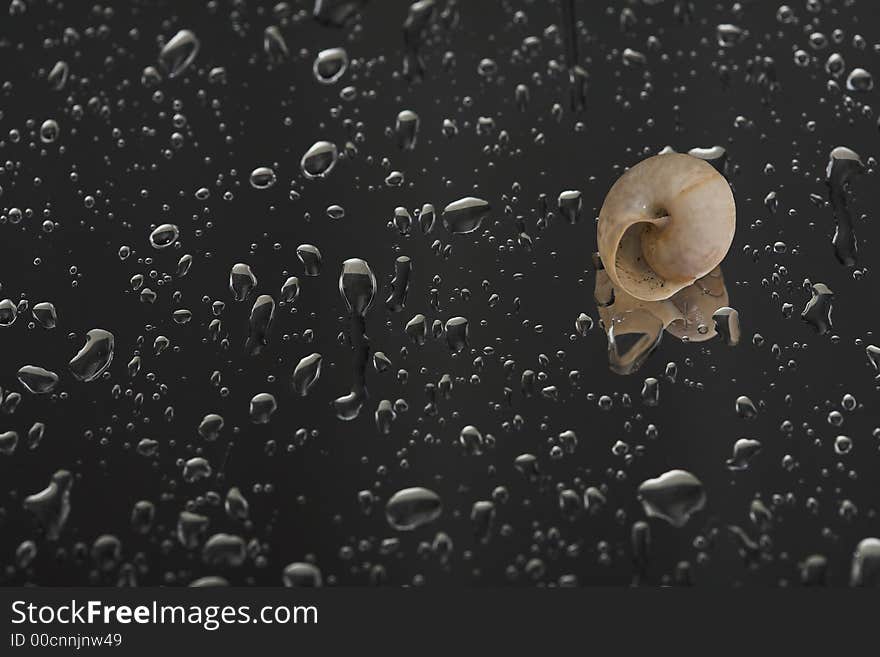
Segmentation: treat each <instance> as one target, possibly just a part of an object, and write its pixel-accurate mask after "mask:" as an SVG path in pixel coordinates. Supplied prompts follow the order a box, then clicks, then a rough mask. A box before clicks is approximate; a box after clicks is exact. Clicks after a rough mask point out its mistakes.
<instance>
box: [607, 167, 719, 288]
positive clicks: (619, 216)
mask: <svg viewBox="0 0 880 657" xmlns="http://www.w3.org/2000/svg"><path fill="white" fill-rule="evenodd" d="M735 229H736V205H735V203H734V200H733V193H732V192H731V190H730V186H729V185H728V184H727V181H726V180H725V179H724V177H723V176H722V175H721V174H720V173H718V171H716V170H715V168H714V167H712V165H710V164H708V163H707V162H705V161H704V160H701V159H699V158H696V157H692V156H690V155H684V154H682V153H666V154H662V155H655V156H653V157H649V158H648V159H646V160H643V161H642V162H639V163H638V164H637V165H635V166H634V167H633V168H631V169H630V170H629V171H627V172H626V173H624V174H623V175H622V176H621V177H620V178H618V179H617V182H615V183H614V185H612V187H611V189H610V190H609V192H608V195H607V196H606V197H605V202H604V203H603V205H602V209H601V210H600V212H599V226H598V231H597V238H598V245H599V255H600V257H601V259H602V263H603V264H604V266H605V271H606V272H607V273H608V277H609V278H610V279H611V282H612V284H613V285H614V288H615V289H616V290H620V291H625V292H626V293H627V294H629V295H630V296H632V297H635V298H636V299H640V300H643V301H660V300H663V299H668V298H669V297H671V296H672V295H674V294H675V293H676V292H678V291H679V290H682V289H684V288H686V287H687V286H689V285H692V284H693V283H694V282H695V281H696V280H697V279H699V278H701V277H703V276H705V275H706V274H708V273H709V272H711V271H712V270H713V269H714V268H715V267H717V266H718V265H719V264H720V263H721V261H722V260H723V259H724V256H725V255H726V254H727V250H728V249H729V248H730V245H731V243H732V242H733V233H734V230H735Z"/></svg>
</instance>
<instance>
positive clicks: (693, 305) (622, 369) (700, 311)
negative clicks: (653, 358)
mask: <svg viewBox="0 0 880 657" xmlns="http://www.w3.org/2000/svg"><path fill="white" fill-rule="evenodd" d="M594 262H595V264H596V265H597V267H596V269H597V271H596V288H595V293H594V296H595V301H596V306H597V308H598V310H599V317H600V320H601V322H602V327H603V329H604V331H605V335H606V336H607V338H608V363H609V366H610V368H611V370H612V371H613V372H616V373H618V374H631V373H633V372H635V371H636V370H638V369H639V368H640V367H641V366H642V364H643V363H644V362H645V361H646V360H647V359H648V357H649V356H650V355H651V354H652V353H653V352H654V350H655V349H656V348H657V346H658V345H659V344H660V340H661V338H662V337H663V332H664V331H666V332H667V333H669V334H670V335H672V336H674V337H676V338H678V339H679V340H681V341H682V342H704V341H706V340H711V339H712V338H714V337H715V336H716V335H718V330H717V328H716V319H715V318H713V315H715V313H716V311H718V310H719V309H721V308H726V307H727V306H728V303H729V297H728V294H727V286H726V285H725V284H724V274H723V273H722V272H721V267H720V266H719V267H715V269H713V270H712V271H710V272H709V273H708V274H706V275H705V276H703V277H702V278H699V279H697V281H696V282H694V283H693V284H691V285H689V286H687V287H686V288H684V289H681V290H679V291H678V292H676V293H675V294H674V295H672V296H671V297H670V298H668V299H663V300H662V301H643V300H641V299H636V298H635V297H633V296H630V295H629V294H627V292H626V291H625V290H621V289H617V288H615V287H614V284H613V283H612V282H611V279H610V277H609V276H608V274H607V272H606V271H605V269H604V268H603V267H602V265H601V260H600V259H599V257H598V254H596V255H595V256H594ZM738 333H739V328H738V327H736V334H738Z"/></svg>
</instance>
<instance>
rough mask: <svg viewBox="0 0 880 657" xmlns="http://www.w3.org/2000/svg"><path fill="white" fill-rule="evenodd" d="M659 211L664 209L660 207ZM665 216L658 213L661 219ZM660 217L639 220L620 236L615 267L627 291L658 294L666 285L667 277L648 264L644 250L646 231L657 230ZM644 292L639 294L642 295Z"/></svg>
mask: <svg viewBox="0 0 880 657" xmlns="http://www.w3.org/2000/svg"><path fill="white" fill-rule="evenodd" d="M657 212H662V210H660V209H658V211H657ZM664 217H665V214H659V215H658V219H659V220H661V221H662V220H663V218H664ZM658 219H655V220H645V221H638V222H636V223H634V224H632V225H631V226H630V227H629V228H627V229H626V231H625V232H624V233H623V235H622V236H621V238H620V243H619V244H618V247H617V252H616V253H615V256H614V268H615V270H616V273H617V278H618V280H619V281H620V284H621V286H622V287H623V288H624V289H626V290H627V291H632V290H646V289H647V290H651V291H652V292H654V293H655V294H657V293H658V292H659V291H660V290H663V289H664V288H665V287H666V279H665V278H663V277H662V276H660V274H658V273H657V272H656V271H654V269H653V268H652V267H651V265H649V264H648V261H647V260H646V259H645V254H644V252H643V250H642V242H643V238H644V237H645V233H646V232H649V231H653V230H657V227H656V226H655V223H656V222H657V220H658ZM642 294H643V293H642ZM642 294H639V295H637V296H639V297H642ZM655 294H652V295H651V296H652V297H653V296H655Z"/></svg>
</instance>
